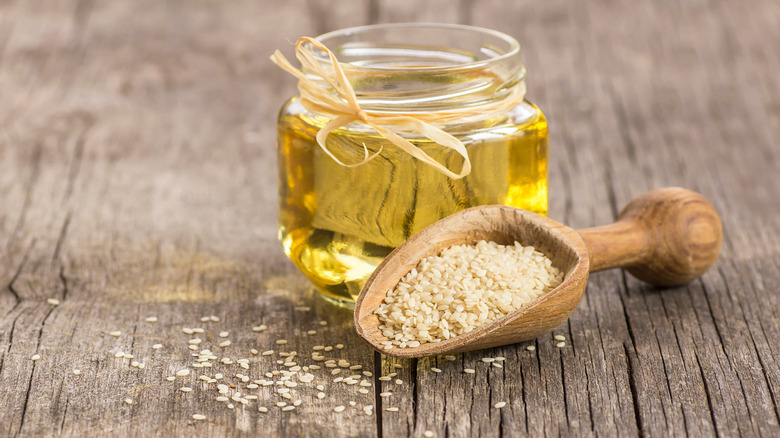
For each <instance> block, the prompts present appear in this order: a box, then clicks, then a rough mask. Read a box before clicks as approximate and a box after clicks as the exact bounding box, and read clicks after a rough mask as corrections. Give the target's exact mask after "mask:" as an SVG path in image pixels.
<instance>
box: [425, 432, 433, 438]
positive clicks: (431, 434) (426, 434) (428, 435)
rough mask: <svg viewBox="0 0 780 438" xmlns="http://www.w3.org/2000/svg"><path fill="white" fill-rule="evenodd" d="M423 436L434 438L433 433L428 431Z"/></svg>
mask: <svg viewBox="0 0 780 438" xmlns="http://www.w3.org/2000/svg"><path fill="white" fill-rule="evenodd" d="M423 436H425V438H431V437H432V436H433V432H431V431H430V430H426V431H425V433H423Z"/></svg>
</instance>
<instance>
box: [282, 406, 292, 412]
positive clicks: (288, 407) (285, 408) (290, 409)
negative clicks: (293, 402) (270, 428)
mask: <svg viewBox="0 0 780 438" xmlns="http://www.w3.org/2000/svg"><path fill="white" fill-rule="evenodd" d="M293 409H295V406H287V407H284V408H282V410H283V411H285V412H287V411H292V410H293Z"/></svg>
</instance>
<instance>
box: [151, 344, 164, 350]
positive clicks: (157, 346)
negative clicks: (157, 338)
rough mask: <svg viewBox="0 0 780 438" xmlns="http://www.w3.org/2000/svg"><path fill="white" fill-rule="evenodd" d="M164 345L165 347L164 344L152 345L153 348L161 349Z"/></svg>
mask: <svg viewBox="0 0 780 438" xmlns="http://www.w3.org/2000/svg"><path fill="white" fill-rule="evenodd" d="M162 347H163V346H162V344H154V345H152V349H153V350H159V349H161V348H162Z"/></svg>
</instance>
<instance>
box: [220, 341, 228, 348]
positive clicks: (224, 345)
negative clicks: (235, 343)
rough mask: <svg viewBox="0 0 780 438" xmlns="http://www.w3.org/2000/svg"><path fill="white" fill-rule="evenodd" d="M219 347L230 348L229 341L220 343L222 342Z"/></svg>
mask: <svg viewBox="0 0 780 438" xmlns="http://www.w3.org/2000/svg"><path fill="white" fill-rule="evenodd" d="M219 346H220V347H228V346H230V341H229V340H228V341H222V342H220V343H219Z"/></svg>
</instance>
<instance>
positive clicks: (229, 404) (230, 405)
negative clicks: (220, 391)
mask: <svg viewBox="0 0 780 438" xmlns="http://www.w3.org/2000/svg"><path fill="white" fill-rule="evenodd" d="M227 407H228V409H233V408H235V406H233V403H228V405H227Z"/></svg>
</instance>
